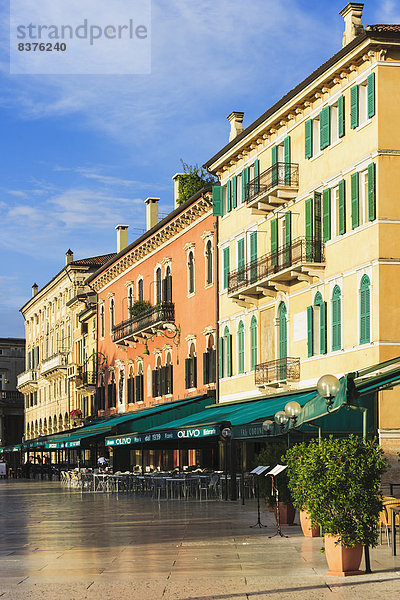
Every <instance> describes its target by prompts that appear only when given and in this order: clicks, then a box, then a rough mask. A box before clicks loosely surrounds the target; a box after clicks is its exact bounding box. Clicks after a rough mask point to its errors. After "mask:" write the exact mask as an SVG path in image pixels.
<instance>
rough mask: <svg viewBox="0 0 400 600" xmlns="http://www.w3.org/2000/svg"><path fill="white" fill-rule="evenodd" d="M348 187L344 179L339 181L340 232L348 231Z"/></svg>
mask: <svg viewBox="0 0 400 600" xmlns="http://www.w3.org/2000/svg"><path fill="white" fill-rule="evenodd" d="M345 190H346V188H345V182H344V179H341V180H340V181H339V234H340V235H342V234H343V233H346V195H345V194H346V191H345Z"/></svg>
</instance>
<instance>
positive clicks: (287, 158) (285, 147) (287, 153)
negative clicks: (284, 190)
mask: <svg viewBox="0 0 400 600" xmlns="http://www.w3.org/2000/svg"><path fill="white" fill-rule="evenodd" d="M283 151H284V160H285V185H291V184H290V162H291V161H290V135H288V136H287V137H285V139H284V140H283Z"/></svg>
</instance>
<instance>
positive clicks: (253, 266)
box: [250, 231, 257, 282]
mask: <svg viewBox="0 0 400 600" xmlns="http://www.w3.org/2000/svg"><path fill="white" fill-rule="evenodd" d="M256 279H257V231H253V232H252V233H251V234H250V281H252V282H253V281H256Z"/></svg>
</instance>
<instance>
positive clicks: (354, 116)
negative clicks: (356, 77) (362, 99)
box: [350, 85, 358, 129]
mask: <svg viewBox="0 0 400 600" xmlns="http://www.w3.org/2000/svg"><path fill="white" fill-rule="evenodd" d="M350 127H351V128H352V129H355V128H356V127H358V85H354V86H353V87H352V88H350Z"/></svg>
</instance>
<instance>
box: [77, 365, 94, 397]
mask: <svg viewBox="0 0 400 600" xmlns="http://www.w3.org/2000/svg"><path fill="white" fill-rule="evenodd" d="M77 369H78V370H77V374H76V378H75V387H76V389H77V390H81V391H85V390H87V391H91V390H95V389H96V385H97V373H96V371H85V370H84V369H83V368H82V367H78V368H77Z"/></svg>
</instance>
